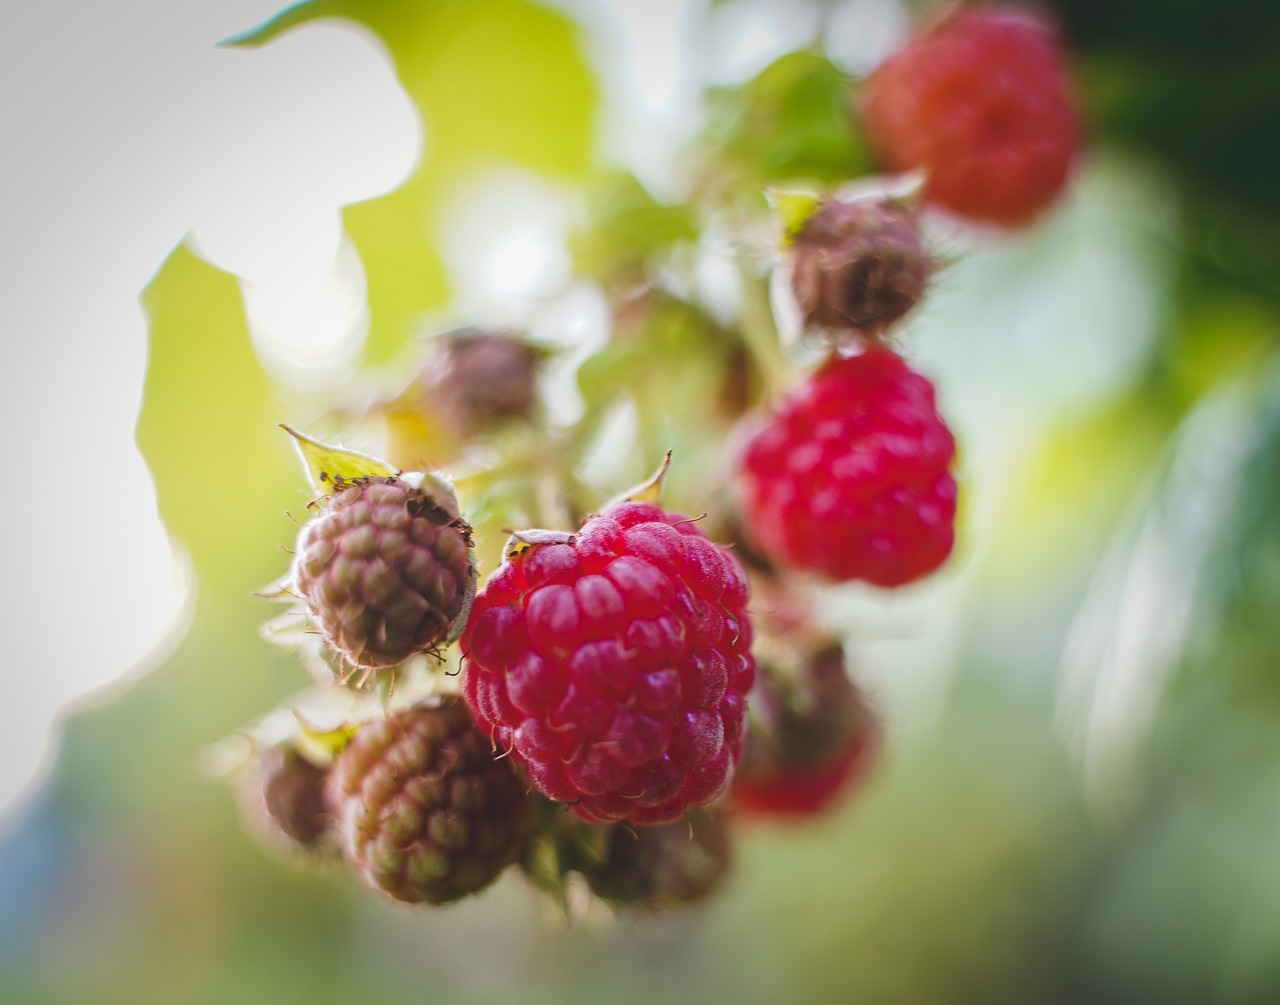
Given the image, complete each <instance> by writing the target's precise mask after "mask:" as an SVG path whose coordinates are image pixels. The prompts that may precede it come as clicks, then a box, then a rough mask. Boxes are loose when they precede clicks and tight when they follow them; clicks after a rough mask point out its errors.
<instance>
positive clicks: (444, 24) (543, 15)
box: [225, 0, 597, 364]
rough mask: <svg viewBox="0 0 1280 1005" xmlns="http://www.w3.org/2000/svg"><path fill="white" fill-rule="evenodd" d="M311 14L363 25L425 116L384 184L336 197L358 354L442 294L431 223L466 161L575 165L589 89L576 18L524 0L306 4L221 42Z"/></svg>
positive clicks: (264, 36) (248, 42)
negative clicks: (355, 282) (351, 281)
mask: <svg viewBox="0 0 1280 1005" xmlns="http://www.w3.org/2000/svg"><path fill="white" fill-rule="evenodd" d="M322 18H342V19H346V20H349V21H353V22H356V23H357V24H361V25H363V26H365V27H366V28H368V29H370V30H371V31H373V32H374V33H375V34H376V35H377V36H378V37H379V39H380V40H381V41H382V43H383V44H384V45H385V46H386V47H387V50H388V52H389V53H390V55H391V58H392V61H393V62H394V64H395V69H396V73H397V76H398V77H399V80H400V83H401V84H402V85H403V87H404V88H405V91H406V92H407V93H408V95H409V97H410V98H411V99H412V101H413V103H414V105H415V106H416V107H417V109H418V112H419V114H420V116H421V118H422V121H423V123H424V130H425V133H426V138H425V141H426V152H425V154H424V156H423V160H422V163H421V164H420V165H419V166H418V168H417V169H416V171H415V172H414V175H413V176H412V177H411V178H410V179H409V180H408V181H407V182H406V183H405V184H404V185H403V186H402V187H401V188H399V189H398V190H397V191H395V192H393V193H391V194H389V195H387V196H384V197H382V198H380V199H375V200H372V201H370V202H365V203H361V204H358V205H355V206H349V207H347V209H346V211H345V213H344V222H345V224H346V227H347V230H348V233H349V234H350V235H351V238H352V241H353V242H354V243H355V245H356V247H357V249H359V252H360V257H361V261H362V263H363V265H364V269H365V275H366V277H367V282H368V289H369V310H370V330H369V337H368V341H367V343H366V346H365V358H366V360H367V361H368V362H370V363H374V364H379V363H386V362H388V361H389V360H392V359H394V358H396V356H397V354H399V353H400V352H401V351H402V350H403V349H404V347H405V345H406V342H407V340H408V339H409V338H410V337H412V335H413V334H414V333H415V329H417V328H418V327H419V325H420V324H421V321H422V318H423V317H424V316H426V315H428V314H429V313H430V312H431V311H433V310H436V309H438V308H440V307H441V306H443V305H444V304H445V303H447V302H448V299H449V288H448V281H447V277H446V274H445V270H444V265H443V262H442V260H441V257H440V253H439V250H438V247H437V244H436V241H437V234H436V228H437V227H438V226H439V224H440V222H441V220H442V219H443V218H444V217H445V215H446V214H447V213H448V212H449V211H450V210H451V209H453V208H454V206H455V205H456V203H457V193H458V188H459V186H461V185H465V184H466V183H467V182H468V181H469V180H470V179H471V178H472V177H473V176H474V175H475V173H476V171H477V170H478V169H487V168H490V167H492V166H494V165H495V164H514V165H517V166H519V167H522V168H525V169H528V170H532V171H537V172H541V173H544V174H548V175H552V176H557V177H569V178H576V177H582V176H584V175H585V174H586V172H587V170H588V168H589V166H590V164H591V162H592V151H593V146H594V135H595V119H596V106H597V87H596V82H595V78H594V75H593V74H592V73H591V72H590V70H589V68H588V66H587V64H586V61H585V60H584V58H583V56H582V53H581V46H580V41H581V39H580V33H579V29H578V27H577V25H575V24H574V23H573V22H571V21H569V20H568V19H567V18H565V17H563V16H562V15H560V14H558V13H556V12H554V11H550V10H548V9H546V8H545V7H541V6H538V5H535V4H532V3H528V2H525V0H471V2H467V3H458V2H448V3H421V2H410V0H307V2H304V3H301V4H297V5H295V6H293V7H290V8H288V9H287V10H285V11H282V12H281V13H280V14H279V15H278V16H277V17H276V18H274V19H272V20H271V21H268V22H267V23H266V24H264V25H262V26H260V27H258V28H256V29H253V30H252V31H249V32H246V33H245V34H243V35H239V36H237V37H235V38H233V39H229V40H228V41H227V43H225V44H228V45H239V46H257V45H264V44H267V43H269V42H270V41H271V40H273V39H275V38H277V37H279V36H280V35H282V34H283V33H285V32H286V31H289V30H291V29H293V28H296V27H298V26H300V25H303V24H307V23H310V22H313V21H316V20H319V19H322Z"/></svg>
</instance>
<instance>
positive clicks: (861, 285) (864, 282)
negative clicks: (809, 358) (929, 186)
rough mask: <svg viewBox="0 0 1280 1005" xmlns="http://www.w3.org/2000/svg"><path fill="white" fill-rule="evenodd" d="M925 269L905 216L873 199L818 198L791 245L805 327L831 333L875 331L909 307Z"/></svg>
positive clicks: (921, 250) (912, 227)
mask: <svg viewBox="0 0 1280 1005" xmlns="http://www.w3.org/2000/svg"><path fill="white" fill-rule="evenodd" d="M929 271H930V262H929V256H928V255H927V254H926V253H925V250H924V245H923V244H922V242H921V240H920V231H919V229H918V228H917V227H916V223H915V219H914V217H913V215H912V214H911V213H909V212H907V211H906V210H904V209H901V208H900V207H897V206H895V205H893V204H892V203H889V202H883V201H879V200H874V199H862V200H858V201H856V202H837V201H834V200H833V201H831V202H828V203H825V204H823V205H822V206H821V207H819V209H818V211H817V212H816V213H814V214H813V216H811V217H809V219H808V220H807V221H806V222H805V224H804V227H803V228H802V229H801V230H800V232H799V233H798V234H797V235H796V236H795V239H794V241H793V244H792V252H791V288H792V290H793V292H794V293H795V297H796V303H797V306H798V307H799V308H800V314H801V316H802V318H803V319H804V323H805V327H806V328H809V329H814V328H817V329H822V330H825V331H827V332H829V333H832V334H837V335H839V334H845V333H859V334H867V335H879V334H880V333H882V332H883V331H884V330H885V329H886V328H887V327H889V325H891V324H893V323H894V322H895V321H897V320H899V319H900V318H901V317H902V316H903V315H904V314H906V313H907V311H909V310H910V309H911V308H912V307H913V306H915V303H916V301H918V300H919V299H920V297H921V296H922V295H923V294H924V290H925V286H926V285H927V283H928V281H929Z"/></svg>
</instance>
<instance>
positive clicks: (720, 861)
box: [579, 810, 731, 910]
mask: <svg viewBox="0 0 1280 1005" xmlns="http://www.w3.org/2000/svg"><path fill="white" fill-rule="evenodd" d="M603 845H604V847H603V849H602V853H601V855H600V857H599V858H598V859H596V860H594V861H591V862H584V863H582V864H581V865H580V866H579V871H580V872H581V873H582V875H583V878H584V879H586V881H587V885H588V886H589V887H591V890H592V892H593V893H594V894H595V895H596V896H597V897H603V898H604V899H605V900H610V901H613V902H614V903H616V904H620V905H626V906H634V907H644V908H648V909H651V910H656V909H661V908H666V907H675V906H679V905H683V904H692V903H694V902H695V901H699V900H702V899H703V898H705V897H707V896H709V895H710V894H712V893H714V892H715V891H716V890H717V889H719V887H720V885H721V883H722V881H723V880H724V877H725V875H726V873H727V872H728V870H729V866H730V862H731V854H730V853H731V845H730V841H729V828H728V826H727V825H726V822H725V819H724V816H723V815H722V814H719V813H709V812H702V811H697V810H695V811H694V812H692V813H690V814H689V815H688V816H686V817H684V818H683V819H680V820H675V821H673V822H671V823H666V824H660V825H658V826H656V827H641V828H638V829H636V828H632V827H628V826H627V825H626V824H611V825H610V826H608V827H606V828H604V834H603Z"/></svg>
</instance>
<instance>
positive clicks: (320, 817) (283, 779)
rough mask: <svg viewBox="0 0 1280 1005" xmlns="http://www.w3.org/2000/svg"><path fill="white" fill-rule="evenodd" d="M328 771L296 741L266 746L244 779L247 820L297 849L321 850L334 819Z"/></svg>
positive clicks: (279, 842) (278, 842)
mask: <svg viewBox="0 0 1280 1005" xmlns="http://www.w3.org/2000/svg"><path fill="white" fill-rule="evenodd" d="M326 775H327V772H326V770H325V769H324V768H321V767H317V766H316V765H314V764H312V763H311V762H310V761H308V760H307V759H306V758H304V757H303V756H302V755H301V754H300V753H298V750H297V748H296V747H295V746H294V745H293V744H292V743H285V744H279V745H277V746H274V747H270V748H268V749H267V750H265V751H263V753H262V754H261V756H260V757H259V758H258V760H257V763H256V764H255V765H254V768H253V771H252V772H251V773H250V775H249V778H248V779H247V782H246V789H245V792H244V800H243V802H242V809H243V812H244V816H245V818H246V823H249V824H251V825H252V826H253V828H254V829H255V830H256V831H257V832H258V833H260V834H261V835H262V836H263V837H264V838H266V839H267V840H268V841H271V842H272V843H274V844H276V845H280V846H282V847H285V848H289V849H292V850H295V851H316V850H318V849H320V848H321V847H322V846H323V845H324V843H325V837H326V835H327V834H328V833H329V827H330V823H331V821H330V817H329V807H328V804H327V803H326V802H325V796H324V786H325V777H326Z"/></svg>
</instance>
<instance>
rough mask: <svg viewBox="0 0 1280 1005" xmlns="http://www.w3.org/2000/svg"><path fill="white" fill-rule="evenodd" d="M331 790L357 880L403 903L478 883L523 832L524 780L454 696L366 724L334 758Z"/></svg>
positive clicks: (526, 822)
mask: <svg viewBox="0 0 1280 1005" xmlns="http://www.w3.org/2000/svg"><path fill="white" fill-rule="evenodd" d="M328 795H329V804H330V806H331V807H332V809H333V812H334V816H335V820H336V826H337V829H338V833H339V837H340V840H341V843H342V850H343V854H344V855H345V856H346V858H347V860H348V861H349V862H350V863H351V865H352V866H353V867H354V868H355V870H356V872H357V873H358V874H359V876H360V878H361V880H363V881H364V883H365V884H366V885H367V886H369V887H370V888H371V889H373V890H377V891H380V892H381V893H384V894H386V895H387V896H389V897H391V898H392V899H394V900H398V901H402V902H404V903H409V904H418V903H429V904H447V903H450V902H451V901H455V900H458V899H459V898H460V897H465V896H467V895H468V894H471V893H476V892H477V891H479V890H482V889H484V887H486V886H488V885H489V884H490V883H491V882H493V880H494V879H495V878H497V876H498V874H499V873H500V872H502V870H503V869H505V868H506V867H507V866H508V865H510V864H511V863H512V862H513V861H515V859H516V858H517V857H518V856H519V855H520V853H521V852H522V851H523V850H524V847H525V844H526V842H527V841H528V839H529V831H530V801H529V799H528V798H527V797H526V786H525V784H524V783H522V782H521V781H520V779H519V777H518V776H517V775H516V773H515V769H514V768H513V767H512V766H511V762H510V761H509V760H496V759H495V758H494V753H493V749H492V747H491V746H490V743H489V738H488V737H487V736H484V735H482V734H481V733H480V731H479V729H478V728H477V727H476V725H475V722H474V720H473V719H472V718H471V713H470V712H469V711H468V710H467V707H466V705H465V704H464V703H463V702H462V700H461V699H459V698H453V697H450V698H445V699H444V700H443V701H442V702H441V703H440V704H439V705H437V706H434V707H432V706H428V705H417V706H414V707H413V708H411V709H408V710H406V711H404V712H400V713H398V714H396V715H393V716H390V717H388V718H386V719H381V720H378V721H375V722H371V723H369V724H368V725H366V726H364V727H363V728H362V729H361V730H360V731H359V732H358V733H356V735H355V736H354V737H353V738H352V740H351V742H350V743H349V744H348V745H347V747H346V748H345V749H344V750H343V751H342V753H340V754H339V755H338V757H337V760H336V761H335V762H334V765H333V768H332V770H331V773H330V777H329V786H328Z"/></svg>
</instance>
